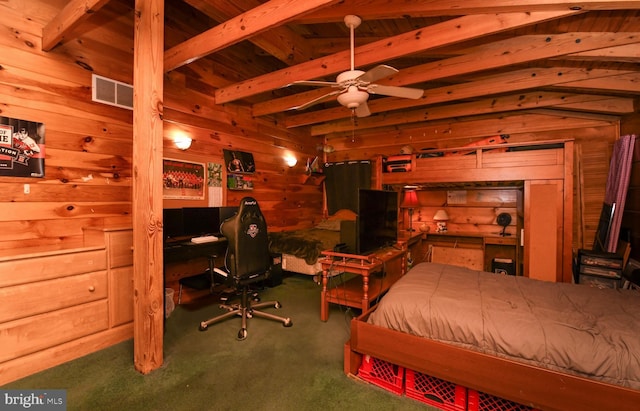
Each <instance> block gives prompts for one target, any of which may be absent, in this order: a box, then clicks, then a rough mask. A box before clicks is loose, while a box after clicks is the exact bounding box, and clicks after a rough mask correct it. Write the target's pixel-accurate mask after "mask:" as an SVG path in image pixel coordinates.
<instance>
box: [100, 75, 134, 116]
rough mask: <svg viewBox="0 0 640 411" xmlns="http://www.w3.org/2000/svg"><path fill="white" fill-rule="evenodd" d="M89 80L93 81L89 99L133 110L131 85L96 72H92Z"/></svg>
mask: <svg viewBox="0 0 640 411" xmlns="http://www.w3.org/2000/svg"><path fill="white" fill-rule="evenodd" d="M91 80H92V83H93V86H92V93H91V99H92V100H93V101H97V102H98V103H104V104H109V105H111V106H117V107H122V108H128V109H129V110H133V86H132V85H130V84H127V83H122V82H120V81H116V80H112V79H110V78H106V77H102V76H98V75H97V74H92V75H91Z"/></svg>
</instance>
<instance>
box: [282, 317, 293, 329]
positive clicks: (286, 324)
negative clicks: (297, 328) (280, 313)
mask: <svg viewBox="0 0 640 411" xmlns="http://www.w3.org/2000/svg"><path fill="white" fill-rule="evenodd" d="M282 326H283V327H291V326H293V321H291V318H286V319H285V320H284V321H283V322H282Z"/></svg>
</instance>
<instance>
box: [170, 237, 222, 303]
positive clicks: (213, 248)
mask: <svg viewBox="0 0 640 411" xmlns="http://www.w3.org/2000/svg"><path fill="white" fill-rule="evenodd" d="M227 245H228V241H227V239H226V238H224V237H221V238H220V239H219V240H218V241H213V242H210V243H201V244H195V243H190V242H189V241H188V240H186V241H180V242H175V243H172V244H165V246H164V250H163V254H164V258H163V259H164V281H165V287H167V288H172V289H173V290H174V294H173V295H174V302H175V303H176V304H177V301H178V290H179V288H180V285H179V283H178V281H179V280H180V279H181V278H183V277H190V276H192V275H196V274H200V273H202V272H204V271H205V270H207V269H208V268H209V256H210V255H216V256H217V258H216V265H217V266H221V265H223V263H224V257H225V253H226V250H227ZM185 291H186V292H183V295H182V302H183V303H188V302H190V301H193V300H194V299H197V298H199V297H202V296H206V295H208V294H209V290H202V291H197V290H185Z"/></svg>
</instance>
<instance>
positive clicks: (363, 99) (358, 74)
mask: <svg viewBox="0 0 640 411" xmlns="http://www.w3.org/2000/svg"><path fill="white" fill-rule="evenodd" d="M344 22H345V24H346V25H347V27H349V31H350V34H351V70H348V71H345V72H343V73H340V74H339V75H338V77H337V78H336V81H335V82H333V81H314V80H310V81H305V80H301V81H294V82H293V83H291V85H303V86H319V87H332V88H336V89H337V90H334V91H331V92H329V93H327V94H325V95H323V96H320V97H318V98H315V99H313V100H311V101H308V102H307V103H304V104H301V105H299V106H296V107H293V109H296V110H303V109H305V108H308V107H310V106H312V105H314V104H317V103H319V102H321V101H322V100H324V99H326V98H328V97H331V96H335V95H337V96H338V97H337V100H338V102H339V103H340V104H342V105H343V106H345V107H348V108H350V109H351V110H353V111H354V112H355V114H356V116H358V117H367V116H369V115H371V111H369V106H368V105H367V100H368V99H369V94H379V95H383V96H391V97H402V98H410V99H414V100H415V99H419V98H420V97H422V95H423V93H424V90H422V89H418V88H410V87H396V86H385V85H382V84H375V83H374V82H375V81H377V80H380V79H382V78H384V77H388V76H390V75H392V74H395V73H397V72H398V70H397V69H395V68H393V67H391V66H387V65H385V64H382V65H378V66H376V67H374V68H372V69H371V70H369V71H367V72H364V71H361V70H355V69H354V31H355V29H356V28H357V27H358V26H360V23H362V20H361V19H360V17H358V16H354V15H347V16H345V18H344Z"/></svg>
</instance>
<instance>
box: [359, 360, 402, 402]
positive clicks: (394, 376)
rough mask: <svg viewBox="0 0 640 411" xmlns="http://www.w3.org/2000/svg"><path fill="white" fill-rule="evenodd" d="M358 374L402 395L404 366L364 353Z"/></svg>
mask: <svg viewBox="0 0 640 411" xmlns="http://www.w3.org/2000/svg"><path fill="white" fill-rule="evenodd" d="M358 376H359V377H360V378H362V379H363V380H365V381H368V382H370V383H372V384H375V385H377V386H379V387H382V388H384V389H385V390H387V391H391V392H392V393H394V394H398V395H402V393H403V391H404V385H403V382H404V367H400V366H399V365H395V364H391V363H390V362H386V361H383V360H380V359H378V358H375V357H371V356H370V355H365V356H364V357H363V358H362V364H361V365H360V368H359V369H358Z"/></svg>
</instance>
